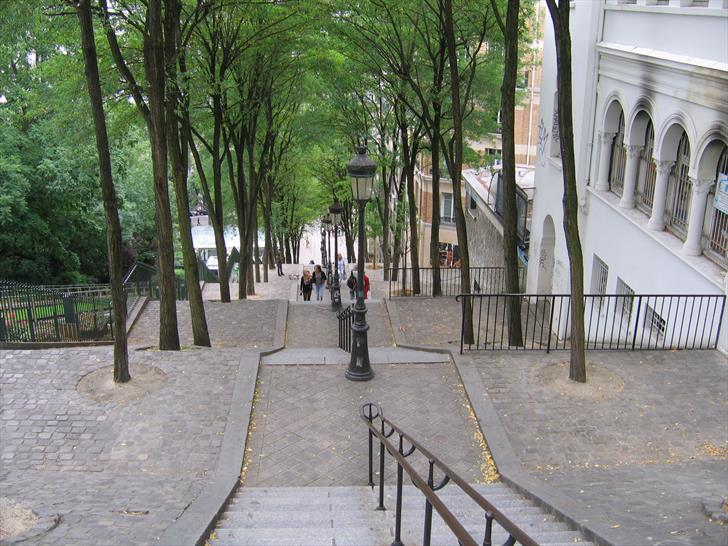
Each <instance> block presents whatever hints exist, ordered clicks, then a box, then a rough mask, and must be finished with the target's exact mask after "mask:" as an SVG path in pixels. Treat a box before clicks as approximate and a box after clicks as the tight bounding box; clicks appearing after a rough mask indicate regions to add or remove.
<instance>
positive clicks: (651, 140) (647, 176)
mask: <svg viewBox="0 0 728 546" xmlns="http://www.w3.org/2000/svg"><path fill="white" fill-rule="evenodd" d="M654 149H655V130H654V128H653V127H652V121H648V122H647V128H646V129H645V145H644V147H643V148H642V156H641V158H640V171H639V175H638V177H637V195H636V204H637V207H638V208H639V209H640V210H642V211H644V212H646V213H647V214H648V215H649V214H650V213H652V200H653V199H654V198H655V180H656V179H657V172H656V170H655V160H654V159H652V152H653V150H654Z"/></svg>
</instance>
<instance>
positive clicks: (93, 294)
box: [0, 280, 113, 343]
mask: <svg viewBox="0 0 728 546" xmlns="http://www.w3.org/2000/svg"><path fill="white" fill-rule="evenodd" d="M112 316H113V315H112V312H111V296H110V293H109V291H108V289H107V290H106V291H103V290H98V289H94V290H92V291H90V292H81V291H78V290H71V291H61V290H56V289H49V288H47V287H44V286H33V285H29V284H22V283H17V282H13V281H3V280H0V341H2V342H11V343H28V342H54V341H55V342H58V341H100V340H111V339H113V331H112V328H111V323H112Z"/></svg>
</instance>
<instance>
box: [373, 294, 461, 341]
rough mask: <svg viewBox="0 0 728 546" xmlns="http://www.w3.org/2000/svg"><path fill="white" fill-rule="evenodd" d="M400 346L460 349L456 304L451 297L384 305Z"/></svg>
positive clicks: (458, 315)
mask: <svg viewBox="0 0 728 546" xmlns="http://www.w3.org/2000/svg"><path fill="white" fill-rule="evenodd" d="M387 304H388V306H389V310H390V314H391V316H392V328H395V329H397V330H398V333H397V335H398V336H400V339H401V340H402V342H403V343H407V344H410V345H420V346H426V347H446V348H450V349H453V350H455V349H458V350H459V348H460V304H459V303H458V302H456V301H455V298H397V299H394V300H391V301H389V302H387Z"/></svg>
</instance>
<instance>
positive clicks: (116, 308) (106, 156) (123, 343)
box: [76, 0, 131, 383]
mask: <svg viewBox="0 0 728 546" xmlns="http://www.w3.org/2000/svg"><path fill="white" fill-rule="evenodd" d="M76 14H77V15H78V22H79V26H80V28H81V47H82V49H83V63H84V69H85V70H84V72H85V74H86V85H87V86H88V94H89V99H90V101H91V115H92V117H93V120H94V131H95V133H96V149H97V151H98V155H99V174H100V179H101V193H102V195H103V199H104V212H105V213H106V247H107V251H108V253H109V256H108V259H109V277H110V280H111V305H112V312H113V322H112V325H111V327H112V330H113V333H114V381H115V382H116V383H126V382H127V381H129V380H130V379H131V375H130V374H129V352H128V347H127V340H126V299H125V297H124V279H123V276H122V272H121V267H122V265H121V264H122V243H121V224H120V223H119V212H118V207H117V201H116V191H115V189H114V180H113V178H112V174H111V155H110V153H109V139H108V134H107V131H106V118H105V117H104V103H103V97H102V93H101V82H100V79H99V68H98V60H97V57H96V43H95V41H94V29H93V19H92V17H91V7H90V5H89V0H80V2H79V4H78V6H77V7H76Z"/></svg>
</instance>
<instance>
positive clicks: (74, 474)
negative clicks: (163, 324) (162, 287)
mask: <svg viewBox="0 0 728 546" xmlns="http://www.w3.org/2000/svg"><path fill="white" fill-rule="evenodd" d="M203 355H204V356H203ZM238 361H239V351H238V350H232V351H231V350H219V349H193V350H187V351H182V352H177V353H175V354H174V358H169V353H161V352H157V351H144V352H138V351H132V352H131V366H130V370H131V374H132V377H133V376H134V367H135V365H140V364H145V365H151V366H156V367H157V368H159V369H161V370H162V371H163V372H164V373H165V374H166V375H167V381H166V383H165V384H164V385H163V386H162V387H161V389H160V390H159V391H157V392H155V393H153V394H151V395H147V396H145V397H144V398H141V399H139V400H137V401H135V402H131V403H129V404H127V405H124V406H116V405H114V404H110V403H106V404H101V403H97V402H94V401H92V400H90V399H87V398H85V397H84V396H81V395H80V394H79V393H78V392H77V391H76V385H77V383H78V382H79V380H80V379H81V378H82V377H83V376H84V375H86V374H87V373H89V372H91V371H93V370H96V369H98V368H100V367H104V366H108V365H110V364H111V363H112V351H111V348H108V347H107V348H95V349H53V350H44V351H15V350H11V351H1V352H0V405H1V406H2V413H0V439H1V440H2V441H1V454H0V457H1V458H2V467H1V469H0V490H2V496H3V497H9V498H11V499H13V500H15V501H16V502H18V503H19V504H22V505H25V506H27V507H29V508H31V509H33V510H34V511H35V512H36V513H38V514H39V515H41V516H50V515H53V514H59V515H61V517H62V520H61V522H60V524H59V525H58V526H57V527H56V528H55V529H53V530H52V531H50V533H48V534H47V535H45V536H43V537H41V538H39V539H34V540H33V541H32V543H33V544H88V545H94V546H96V545H100V544H103V545H111V544H120V545H128V544H153V543H154V542H155V537H158V536H159V535H160V534H161V532H162V531H163V530H164V529H165V528H166V527H167V526H168V525H169V524H170V523H172V521H173V520H174V519H175V518H176V517H178V516H179V514H180V513H181V512H182V510H184V508H185V507H186V505H187V504H188V503H189V502H190V500H191V499H193V498H194V497H195V496H197V494H199V492H200V491H201V490H202V488H203V486H204V485H205V483H206V481H207V478H208V477H209V475H210V474H211V472H212V471H213V470H214V468H215V465H216V463H217V458H218V454H219V450H220V445H221V442H222V438H223V437H222V433H223V431H224V428H225V423H226V420H227V415H228V411H229V405H230V399H231V396H232V389H233V384H234V382H235V381H234V379H235V377H236V376H237V372H238ZM109 373H111V372H109Z"/></svg>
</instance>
